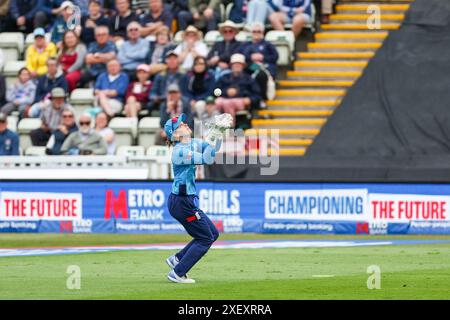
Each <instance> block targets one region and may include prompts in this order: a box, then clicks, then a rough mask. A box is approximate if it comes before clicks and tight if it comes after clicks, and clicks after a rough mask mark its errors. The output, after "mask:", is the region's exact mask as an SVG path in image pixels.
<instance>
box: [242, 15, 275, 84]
mask: <svg viewBox="0 0 450 320" xmlns="http://www.w3.org/2000/svg"><path fill="white" fill-rule="evenodd" d="M251 28H252V29H251V30H252V42H250V43H248V44H247V45H246V46H245V47H244V50H243V53H244V55H245V58H246V60H247V63H249V64H254V65H257V66H264V67H265V68H266V69H267V70H269V72H270V74H271V75H272V77H274V78H275V76H276V70H277V61H278V51H277V49H276V48H275V46H274V45H273V44H271V43H270V42H268V41H266V40H264V25H263V24H262V23H259V22H256V23H254V24H253V25H252V27H251Z"/></svg>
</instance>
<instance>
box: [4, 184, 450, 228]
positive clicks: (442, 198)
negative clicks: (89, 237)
mask: <svg viewBox="0 0 450 320" xmlns="http://www.w3.org/2000/svg"><path fill="white" fill-rule="evenodd" d="M170 190H171V183H170V182H169V181H35V182H33V181H3V182H0V232H56V233H59V232H61V233H66V232H67V233H72V232H73V233H177V232H183V229H182V227H181V226H180V225H179V224H178V223H177V222H176V221H175V220H174V219H172V217H171V216H170V214H169V212H168V210H167V206H166V200H167V197H168V195H169V193H170ZM449 194H450V185H441V184H439V185H437V184H436V185H432V184H375V183H372V184H353V183H345V184H335V183H245V182H242V183H218V182H199V183H198V196H199V204H200V208H201V209H202V210H203V211H205V212H206V213H207V214H208V215H209V216H210V217H211V219H212V220H213V221H214V223H215V224H216V225H217V227H218V228H219V230H220V231H221V232H225V233H240V232H257V233H317V234H450V196H449Z"/></svg>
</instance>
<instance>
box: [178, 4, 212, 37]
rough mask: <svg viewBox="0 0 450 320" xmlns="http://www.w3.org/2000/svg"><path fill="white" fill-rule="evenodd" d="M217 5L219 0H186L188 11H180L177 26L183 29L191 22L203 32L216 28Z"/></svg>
mask: <svg viewBox="0 0 450 320" xmlns="http://www.w3.org/2000/svg"><path fill="white" fill-rule="evenodd" d="M219 5H220V0H188V6H189V11H184V10H183V11H180V13H179V14H178V27H179V28H180V30H185V29H186V28H187V27H188V25H190V24H193V25H194V26H195V27H196V28H197V29H199V30H203V31H205V32H208V31H211V30H216V29H217V22H218V21H219V18H220V15H219Z"/></svg>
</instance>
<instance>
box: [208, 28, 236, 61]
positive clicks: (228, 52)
mask: <svg viewBox="0 0 450 320" xmlns="http://www.w3.org/2000/svg"><path fill="white" fill-rule="evenodd" d="M219 31H220V34H221V35H222V37H223V40H222V41H217V42H215V43H214V45H213V46H212V48H211V50H210V51H209V53H208V56H207V59H208V65H209V66H210V67H216V66H217V65H218V64H219V62H220V61H227V62H229V61H230V57H231V56H232V55H233V54H235V53H239V52H240V51H241V47H242V43H241V42H240V41H237V40H236V35H237V34H238V32H239V27H238V26H237V25H236V24H235V23H234V22H233V21H231V20H227V21H225V22H224V23H221V24H219ZM221 67H222V69H226V68H228V65H222V66H221Z"/></svg>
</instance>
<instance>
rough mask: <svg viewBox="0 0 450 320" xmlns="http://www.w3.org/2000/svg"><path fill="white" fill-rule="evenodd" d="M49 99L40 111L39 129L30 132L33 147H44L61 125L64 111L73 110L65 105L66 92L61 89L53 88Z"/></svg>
mask: <svg viewBox="0 0 450 320" xmlns="http://www.w3.org/2000/svg"><path fill="white" fill-rule="evenodd" d="M50 99H51V100H50V102H49V103H48V104H46V105H45V107H44V108H43V109H42V111H41V121H42V124H41V127H40V128H38V129H35V130H33V131H31V132H30V137H31V142H32V143H33V145H34V146H45V145H46V144H47V142H48V140H49V139H50V136H51V135H52V133H53V132H54V131H55V130H57V129H58V127H59V125H60V124H61V119H62V114H63V112H64V110H67V109H70V110H73V108H72V106H70V105H69V104H67V103H66V91H65V90H64V89H63V88H53V89H52V91H51V96H50Z"/></svg>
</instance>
